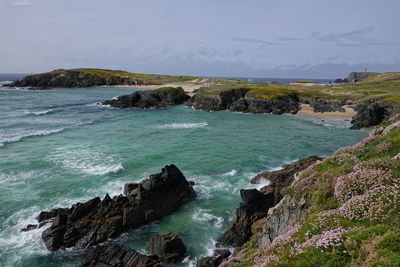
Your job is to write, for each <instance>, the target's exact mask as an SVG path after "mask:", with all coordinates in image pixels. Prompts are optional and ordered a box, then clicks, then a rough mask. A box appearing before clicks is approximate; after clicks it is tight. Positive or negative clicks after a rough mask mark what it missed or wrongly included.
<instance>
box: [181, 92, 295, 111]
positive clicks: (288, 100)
mask: <svg viewBox="0 0 400 267" xmlns="http://www.w3.org/2000/svg"><path fill="white" fill-rule="evenodd" d="M250 91H251V90H250V89H246V88H241V89H230V90H225V91H222V92H220V93H218V94H216V95H204V94H200V93H197V94H195V95H194V96H193V97H192V98H191V99H190V100H189V102H188V106H191V107H193V108H195V109H200V110H206V111H218V110H226V109H228V110H230V111H240V112H249V113H274V114H283V113H293V114H295V113H297V111H299V109H300V104H299V99H298V97H297V95H296V94H287V95H284V96H278V97H271V98H260V97H256V96H254V95H253V94H252V93H249V92H250Z"/></svg>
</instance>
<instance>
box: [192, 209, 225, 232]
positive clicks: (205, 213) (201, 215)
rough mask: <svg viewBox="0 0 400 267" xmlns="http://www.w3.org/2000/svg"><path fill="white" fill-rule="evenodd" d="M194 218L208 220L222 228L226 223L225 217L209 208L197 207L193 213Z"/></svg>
mask: <svg viewBox="0 0 400 267" xmlns="http://www.w3.org/2000/svg"><path fill="white" fill-rule="evenodd" d="M192 218H193V220H195V221H200V222H208V223H210V224H212V225H214V226H215V227H217V228H221V227H222V225H223V223H224V218H222V217H219V216H216V215H214V214H212V213H211V211H210V210H207V209H201V208H200V209H197V210H196V211H195V212H194V214H193V215H192Z"/></svg>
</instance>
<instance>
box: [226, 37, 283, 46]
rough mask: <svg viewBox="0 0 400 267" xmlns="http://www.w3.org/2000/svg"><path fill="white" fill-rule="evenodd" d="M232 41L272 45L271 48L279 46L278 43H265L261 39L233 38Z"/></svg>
mask: <svg viewBox="0 0 400 267" xmlns="http://www.w3.org/2000/svg"><path fill="white" fill-rule="evenodd" d="M232 41H235V42H245V43H256V44H263V45H272V46H277V45H281V44H280V43H275V42H270V41H265V40H261V39H254V38H242V37H234V38H232Z"/></svg>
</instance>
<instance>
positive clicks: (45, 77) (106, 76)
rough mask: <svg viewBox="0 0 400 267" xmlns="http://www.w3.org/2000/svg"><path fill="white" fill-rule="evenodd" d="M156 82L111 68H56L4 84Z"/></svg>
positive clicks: (48, 85) (50, 85) (42, 86)
mask: <svg viewBox="0 0 400 267" xmlns="http://www.w3.org/2000/svg"><path fill="white" fill-rule="evenodd" d="M149 84H154V82H151V81H148V80H141V79H137V78H133V77H131V76H125V75H118V74H113V71H109V70H97V71H90V70H80V69H73V70H64V69H59V70H54V71H51V72H46V73H40V74H34V75H28V76H26V77H24V78H23V79H21V80H17V81H14V82H12V83H10V84H6V85H4V86H8V87H32V88H37V89H48V88H57V87H63V88H70V87H92V86H102V85H149Z"/></svg>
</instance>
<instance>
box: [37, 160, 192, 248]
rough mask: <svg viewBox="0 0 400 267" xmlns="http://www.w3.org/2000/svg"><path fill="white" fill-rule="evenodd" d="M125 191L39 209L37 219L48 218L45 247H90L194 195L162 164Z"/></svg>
mask: <svg viewBox="0 0 400 267" xmlns="http://www.w3.org/2000/svg"><path fill="white" fill-rule="evenodd" d="M127 188H128V189H129V190H127ZM125 193H126V194H128V195H119V196H115V197H113V198H110V196H109V195H108V194H107V195H106V196H105V197H104V199H103V200H100V198H98V197H96V198H93V199H91V200H89V201H87V202H85V203H77V204H74V205H72V206H71V207H70V208H65V209H54V210H52V211H50V212H42V213H41V214H40V215H39V217H38V221H39V222H41V221H43V220H52V224H51V226H50V227H49V228H48V229H46V230H45V231H44V232H43V233H42V239H43V241H44V242H45V244H46V247H47V248H48V249H49V250H52V251H54V250H58V249H59V248H61V247H73V248H74V249H84V248H87V247H90V246H93V245H95V244H98V243H101V242H104V241H106V240H107V239H109V238H115V237H117V236H118V235H120V234H121V233H123V232H125V231H128V230H130V229H133V228H137V227H140V226H142V225H144V224H148V223H150V222H152V221H154V220H158V219H161V218H162V217H164V216H165V215H168V214H170V213H171V212H172V211H174V210H175V209H177V208H178V207H179V206H181V205H182V204H183V203H184V202H186V201H187V200H190V199H192V198H194V196H195V192H194V190H193V188H192V185H191V184H190V183H189V182H188V181H187V180H186V178H185V177H184V176H183V174H182V172H181V171H180V170H179V169H178V168H177V167H176V166H175V165H168V166H165V167H164V168H163V169H162V170H161V172H160V173H157V174H153V175H150V177H149V178H148V179H146V180H144V181H142V182H140V183H138V184H137V185H136V186H134V187H132V186H126V187H125ZM29 228H33V227H32V226H29Z"/></svg>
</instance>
